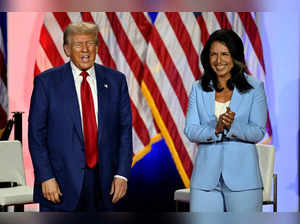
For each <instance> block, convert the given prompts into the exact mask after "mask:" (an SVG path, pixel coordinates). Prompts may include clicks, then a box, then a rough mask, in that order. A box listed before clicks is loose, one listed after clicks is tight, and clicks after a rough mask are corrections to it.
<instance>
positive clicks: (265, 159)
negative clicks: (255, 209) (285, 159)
mask: <svg viewBox="0 0 300 224" xmlns="http://www.w3.org/2000/svg"><path fill="white" fill-rule="evenodd" d="M256 149H257V153H258V160H259V168H260V173H261V176H262V181H263V186H264V190H263V201H270V200H271V192H272V180H273V172H274V158H275V155H274V154H275V153H274V151H275V149H274V146H272V145H264V144H257V145H256Z"/></svg>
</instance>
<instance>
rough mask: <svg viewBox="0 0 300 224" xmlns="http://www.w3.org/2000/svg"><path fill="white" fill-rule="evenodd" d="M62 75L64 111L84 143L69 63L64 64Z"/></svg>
mask: <svg viewBox="0 0 300 224" xmlns="http://www.w3.org/2000/svg"><path fill="white" fill-rule="evenodd" d="M62 75H63V80H64V93H65V98H66V100H65V106H66V109H67V110H68V111H70V112H71V118H72V120H73V123H74V126H75V129H76V131H77V133H78V136H79V137H80V140H81V141H82V142H84V140H83V132H82V127H81V116H80V108H79V103H78V99H77V93H76V88H75V83H74V78H73V73H72V69H71V65H70V62H69V63H67V64H66V66H65V72H64V74H62Z"/></svg>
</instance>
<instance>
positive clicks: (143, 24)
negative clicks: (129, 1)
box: [131, 12, 152, 43]
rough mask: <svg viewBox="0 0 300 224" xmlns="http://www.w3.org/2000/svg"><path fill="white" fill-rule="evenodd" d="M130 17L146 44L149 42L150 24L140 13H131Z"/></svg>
mask: <svg viewBox="0 0 300 224" xmlns="http://www.w3.org/2000/svg"><path fill="white" fill-rule="evenodd" d="M131 16H132V18H133V20H134V21H135V23H136V25H137V26H138V28H139V30H140V32H141V34H142V35H143V36H144V38H145V41H146V43H148V42H149V39H150V33H151V30H152V24H151V23H150V22H149V21H148V20H147V18H146V16H145V15H144V13H142V12H132V13H131Z"/></svg>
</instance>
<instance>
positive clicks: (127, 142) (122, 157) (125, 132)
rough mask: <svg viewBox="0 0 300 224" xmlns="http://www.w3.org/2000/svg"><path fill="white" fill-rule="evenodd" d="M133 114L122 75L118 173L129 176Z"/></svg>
mask: <svg viewBox="0 0 300 224" xmlns="http://www.w3.org/2000/svg"><path fill="white" fill-rule="evenodd" d="M132 150H133V149H132V115H131V107H130V100H129V94H128V87H127V83H126V78H125V76H124V75H122V81H121V94H120V149H119V167H118V171H117V175H120V176H123V177H126V178H127V179H128V178H129V174H130V169H131V163H132Z"/></svg>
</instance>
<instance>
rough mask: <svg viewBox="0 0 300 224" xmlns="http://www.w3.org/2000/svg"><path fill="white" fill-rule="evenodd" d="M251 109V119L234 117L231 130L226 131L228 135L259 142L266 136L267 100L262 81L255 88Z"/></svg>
mask: <svg viewBox="0 0 300 224" xmlns="http://www.w3.org/2000/svg"><path fill="white" fill-rule="evenodd" d="M250 110H251V111H250V115H249V120H241V119H238V118H236V119H234V121H233V123H232V125H231V128H230V130H229V131H228V132H227V133H226V137H228V138H237V139H240V140H243V141H248V142H253V143H257V142H259V141H260V140H262V139H263V137H264V136H265V133H266V129H265V126H266V122H267V102H266V95H265V91H264V85H263V83H262V82H260V84H259V85H258V87H257V88H256V89H255V93H254V99H253V102H252V105H251V107H250Z"/></svg>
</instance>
